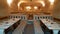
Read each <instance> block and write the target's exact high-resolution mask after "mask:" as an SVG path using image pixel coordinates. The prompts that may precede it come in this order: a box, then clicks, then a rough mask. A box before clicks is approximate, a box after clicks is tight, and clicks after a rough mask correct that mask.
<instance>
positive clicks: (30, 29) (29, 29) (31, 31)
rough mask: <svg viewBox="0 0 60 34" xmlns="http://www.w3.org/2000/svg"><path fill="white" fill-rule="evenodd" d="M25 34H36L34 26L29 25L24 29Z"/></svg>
mask: <svg viewBox="0 0 60 34" xmlns="http://www.w3.org/2000/svg"><path fill="white" fill-rule="evenodd" d="M23 34H34V26H33V24H27V26H26V27H25V29H24V32H23Z"/></svg>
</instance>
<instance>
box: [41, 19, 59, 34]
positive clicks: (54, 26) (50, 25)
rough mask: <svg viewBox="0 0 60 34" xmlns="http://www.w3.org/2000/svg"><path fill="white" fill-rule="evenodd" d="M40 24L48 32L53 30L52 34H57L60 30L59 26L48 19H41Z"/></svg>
mask: <svg viewBox="0 0 60 34" xmlns="http://www.w3.org/2000/svg"><path fill="white" fill-rule="evenodd" d="M41 21H42V23H43V24H44V25H45V26H46V27H47V28H48V29H50V30H53V34H58V32H59V30H60V24H58V23H56V22H54V21H53V20H49V19H41Z"/></svg>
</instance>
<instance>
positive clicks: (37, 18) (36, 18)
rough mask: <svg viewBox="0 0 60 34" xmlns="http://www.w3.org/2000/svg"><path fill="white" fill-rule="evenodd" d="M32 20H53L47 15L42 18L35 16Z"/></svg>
mask: <svg viewBox="0 0 60 34" xmlns="http://www.w3.org/2000/svg"><path fill="white" fill-rule="evenodd" d="M34 19H35V20H40V19H51V20H53V17H52V16H50V15H49V16H48V15H44V16H43V15H42V16H38V15H35V16H34Z"/></svg>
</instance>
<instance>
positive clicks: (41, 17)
mask: <svg viewBox="0 0 60 34" xmlns="http://www.w3.org/2000/svg"><path fill="white" fill-rule="evenodd" d="M9 18H20V19H22V20H27V19H28V17H27V16H26V15H20V16H18V15H17V16H15V15H12V16H9ZM33 18H34V20H40V19H51V20H53V17H52V16H50V15H34V17H33Z"/></svg>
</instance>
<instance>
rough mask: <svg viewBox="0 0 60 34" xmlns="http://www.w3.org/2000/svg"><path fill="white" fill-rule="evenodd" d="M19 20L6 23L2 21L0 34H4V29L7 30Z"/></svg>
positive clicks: (10, 20) (15, 19)
mask: <svg viewBox="0 0 60 34" xmlns="http://www.w3.org/2000/svg"><path fill="white" fill-rule="evenodd" d="M19 20H20V19H17V18H14V19H9V20H7V21H3V22H2V23H0V34H5V32H4V31H5V29H8V28H9V27H11V26H12V25H13V24H15V23H16V22H17V21H19Z"/></svg>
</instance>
